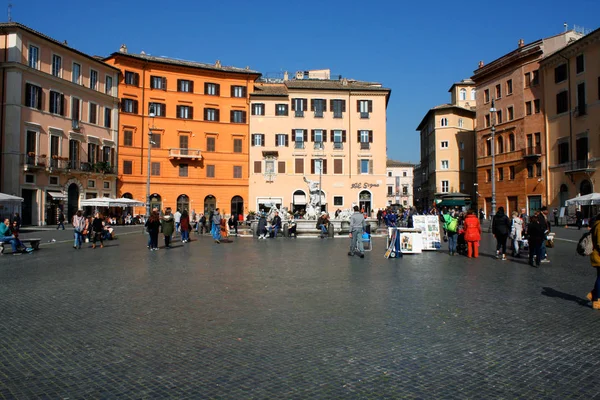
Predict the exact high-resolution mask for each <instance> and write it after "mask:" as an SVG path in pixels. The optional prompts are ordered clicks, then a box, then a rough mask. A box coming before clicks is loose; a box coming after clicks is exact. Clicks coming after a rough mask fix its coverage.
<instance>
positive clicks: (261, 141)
mask: <svg viewBox="0 0 600 400" xmlns="http://www.w3.org/2000/svg"><path fill="white" fill-rule="evenodd" d="M260 145H261V146H262V147H265V134H264V133H261V134H260Z"/></svg>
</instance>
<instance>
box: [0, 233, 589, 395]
mask: <svg viewBox="0 0 600 400" xmlns="http://www.w3.org/2000/svg"><path fill="white" fill-rule="evenodd" d="M569 234H570V235H572V236H573V237H576V236H577V235H578V233H577V234H574V233H569ZM145 242H146V237H145V236H143V235H141V234H132V235H126V236H121V238H120V239H119V240H117V241H112V242H109V243H108V246H107V247H106V248H105V249H102V250H100V249H96V250H91V249H83V250H80V251H75V250H74V249H73V248H72V247H70V244H68V243H56V244H50V245H46V246H44V247H42V250H41V251H39V252H35V253H34V254H32V255H23V256H18V257H12V256H4V257H0V310H1V313H2V314H1V315H2V318H1V319H0V350H1V352H0V358H1V361H0V398H2V397H3V398H52V399H55V398H70V399H75V398H115V397H121V398H164V397H172V398H231V399H245V398H340V397H343V398H491V397H495V398H553V399H564V398H586V399H589V398H594V397H599V396H600V374H599V373H598V368H599V364H600V357H599V354H600V336H599V332H600V312H599V311H595V310H592V309H591V308H590V306H589V303H587V302H586V301H585V300H584V298H583V297H584V296H585V294H586V293H587V291H588V290H589V289H590V288H591V286H592V282H593V279H594V277H595V271H594V270H593V269H592V268H591V267H590V266H589V261H588V260H587V259H586V258H583V257H580V256H578V255H577V254H576V253H575V251H574V247H575V244H574V243H572V242H566V241H557V245H556V248H555V249H552V250H551V253H550V257H551V259H552V263H550V264H543V265H542V268H540V269H535V268H531V267H529V266H528V265H527V264H526V261H525V260H523V259H521V260H518V262H502V261H498V260H494V259H492V258H491V254H492V247H491V236H489V235H486V239H485V241H484V242H485V243H484V244H483V246H482V253H484V254H483V255H482V256H481V258H480V259H478V260H473V259H467V258H464V257H449V256H448V254H447V253H445V252H437V253H436V252H430V253H424V254H422V255H411V256H405V257H404V258H403V259H400V260H391V259H390V260H385V259H384V258H383V251H384V250H383V248H384V243H383V239H376V240H375V241H374V247H375V249H374V251H373V252H371V253H368V254H367V256H366V258H365V259H359V258H357V257H352V258H351V257H348V256H347V255H346V252H347V246H348V240H344V239H335V240H319V239H302V238H301V239H297V240H294V239H277V240H270V241H257V240H255V239H250V238H240V239H235V242H234V243H231V244H221V245H215V244H213V243H212V241H211V240H210V238H209V237H202V238H199V239H198V240H197V241H194V242H191V243H189V244H187V245H182V244H181V243H180V242H177V243H176V244H175V245H176V247H175V248H173V249H171V250H165V249H161V250H160V251H158V252H149V251H148V250H147V249H146V246H145Z"/></svg>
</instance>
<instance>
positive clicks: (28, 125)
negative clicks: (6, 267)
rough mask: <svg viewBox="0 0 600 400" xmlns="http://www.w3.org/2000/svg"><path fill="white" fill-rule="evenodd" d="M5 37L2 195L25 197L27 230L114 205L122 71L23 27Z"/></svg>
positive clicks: (14, 26)
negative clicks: (87, 207) (95, 201)
mask: <svg viewBox="0 0 600 400" xmlns="http://www.w3.org/2000/svg"><path fill="white" fill-rule="evenodd" d="M0 35H1V36H2V38H1V40H0V46H1V47H3V51H1V52H0V59H1V66H2V71H3V73H2V78H1V79H2V81H1V89H0V90H1V93H2V94H3V99H2V103H3V106H2V119H1V121H2V124H1V128H0V136H1V138H0V139H1V140H0V143H1V145H2V146H1V150H0V157H1V162H0V170H1V174H0V190H1V191H2V192H4V193H8V194H14V195H18V196H21V197H23V199H24V202H23V204H22V221H23V224H24V225H45V224H56V223H57V211H58V209H61V210H63V211H64V213H65V214H66V215H67V217H68V218H70V217H71V216H72V215H73V214H74V213H75V212H76V211H77V209H78V208H79V201H80V200H82V199H86V198H94V197H114V196H115V193H116V181H117V174H116V170H115V167H116V165H115V162H116V157H117V147H116V141H117V126H118V121H119V119H118V118H119V115H118V97H117V83H118V74H119V71H118V70H117V69H115V68H113V67H111V66H109V65H107V64H105V63H103V62H101V61H99V60H98V59H96V58H95V57H91V56H89V55H87V54H85V53H82V52H80V51H78V50H76V49H74V48H72V47H69V46H68V44H67V42H66V41H65V42H59V41H57V40H54V39H52V38H50V37H48V36H46V35H44V34H42V33H40V32H37V31H35V30H33V29H31V28H28V27H26V26H24V25H21V24H18V23H3V24H0Z"/></svg>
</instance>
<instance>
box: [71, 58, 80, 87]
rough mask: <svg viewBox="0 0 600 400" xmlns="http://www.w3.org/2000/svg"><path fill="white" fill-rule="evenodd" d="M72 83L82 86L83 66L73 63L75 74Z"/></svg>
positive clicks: (72, 74)
mask: <svg viewBox="0 0 600 400" xmlns="http://www.w3.org/2000/svg"><path fill="white" fill-rule="evenodd" d="M71 82H73V83H76V84H78V85H79V84H81V65H79V64H77V63H73V72H72V73H71Z"/></svg>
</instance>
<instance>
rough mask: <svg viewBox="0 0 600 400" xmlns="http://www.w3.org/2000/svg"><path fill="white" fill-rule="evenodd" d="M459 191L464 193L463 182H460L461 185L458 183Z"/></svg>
mask: <svg viewBox="0 0 600 400" xmlns="http://www.w3.org/2000/svg"><path fill="white" fill-rule="evenodd" d="M460 191H461V192H464V191H465V183H464V182H461V183H460Z"/></svg>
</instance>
